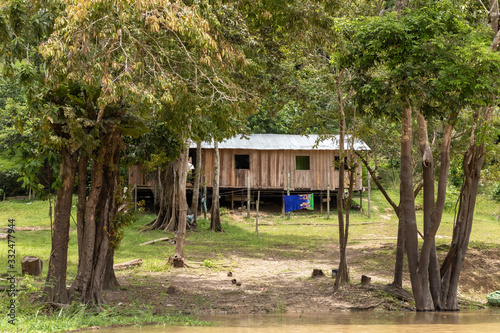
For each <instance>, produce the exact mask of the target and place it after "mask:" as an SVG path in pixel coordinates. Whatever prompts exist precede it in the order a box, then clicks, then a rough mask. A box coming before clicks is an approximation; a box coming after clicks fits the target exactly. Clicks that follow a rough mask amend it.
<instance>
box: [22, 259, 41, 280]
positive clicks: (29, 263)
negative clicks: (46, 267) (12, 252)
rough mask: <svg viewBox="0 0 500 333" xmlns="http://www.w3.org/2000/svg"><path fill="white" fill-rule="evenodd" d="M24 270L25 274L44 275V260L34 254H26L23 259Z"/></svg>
mask: <svg viewBox="0 0 500 333" xmlns="http://www.w3.org/2000/svg"><path fill="white" fill-rule="evenodd" d="M21 267H22V272H23V275H24V274H28V275H33V276H38V275H42V272H43V262H42V261H41V260H40V258H37V257H33V256H25V257H24V258H23V259H21Z"/></svg>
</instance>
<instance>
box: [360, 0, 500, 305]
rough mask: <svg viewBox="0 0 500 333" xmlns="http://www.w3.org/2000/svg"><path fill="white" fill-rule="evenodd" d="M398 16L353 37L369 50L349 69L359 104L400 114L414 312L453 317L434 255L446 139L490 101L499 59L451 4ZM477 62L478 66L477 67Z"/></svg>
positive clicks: (404, 217)
mask: <svg viewBox="0 0 500 333" xmlns="http://www.w3.org/2000/svg"><path fill="white" fill-rule="evenodd" d="M400 13H401V12H400ZM403 14H404V15H401V17H400V19H397V18H393V17H391V16H390V15H385V16H384V17H382V18H377V19H373V20H372V21H371V22H370V23H368V24H367V25H366V26H364V27H363V28H362V29H361V31H360V32H358V34H357V35H356V36H355V37H354V40H356V42H358V41H360V40H357V38H358V37H361V36H363V37H362V38H361V39H364V38H365V37H367V39H365V40H364V41H368V40H370V42H369V44H368V47H366V46H367V44H365V45H364V50H361V49H357V50H358V51H359V53H360V54H361V56H359V58H358V59H357V60H356V61H355V62H356V63H357V65H356V66H355V67H356V69H357V70H358V72H357V74H358V75H357V78H356V79H355V80H354V81H353V82H354V86H355V87H356V91H357V94H358V96H357V97H358V101H360V102H362V103H363V101H365V102H366V101H368V103H367V104H368V105H370V107H371V108H372V109H373V110H378V111H379V112H384V111H385V112H386V111H387V110H390V109H391V108H395V109H399V110H402V116H401V119H402V122H401V126H402V128H401V131H402V132H401V172H400V181H401V189H400V196H401V201H400V209H401V210H400V214H401V217H400V218H402V220H403V221H404V229H405V230H404V233H405V242H406V250H407V254H408V265H409V270H410V278H411V282H412V289H413V293H414V297H415V301H416V306H417V310H434V309H444V308H446V309H453V306H451V307H450V304H443V303H442V302H441V301H440V299H441V292H442V288H441V284H440V280H441V279H440V275H439V270H438V269H437V260H436V258H435V247H434V237H435V234H436V232H437V230H438V227H439V223H440V221H441V216H442V211H443V208H444V200H445V193H446V180H447V174H448V166H449V147H450V139H451V133H452V129H453V124H454V119H456V117H457V115H458V113H459V112H460V110H461V108H463V107H466V106H468V107H475V106H477V105H478V104H480V103H484V102H487V101H491V97H492V96H494V95H495V92H494V91H496V89H497V88H496V85H495V83H494V79H493V77H492V76H491V73H493V72H494V71H495V69H494V68H496V67H497V66H498V59H497V56H496V55H495V54H493V53H491V52H488V49H487V47H486V44H485V42H486V40H485V35H484V34H482V33H481V32H479V33H477V32H476V31H475V29H474V28H472V27H471V26H470V25H469V23H468V21H467V20H465V19H464V18H463V16H462V15H461V14H460V13H459V12H458V11H457V10H456V9H454V7H453V4H452V3H450V2H439V3H434V2H430V3H429V4H426V6H422V7H419V6H418V5H417V6H416V7H415V8H414V9H412V10H405V11H404V13H403ZM365 29H366V30H365ZM368 36H370V37H368ZM359 45H360V44H359ZM353 54H354V53H353ZM357 55H359V54H357ZM365 55H366V57H365ZM478 57H479V58H481V59H482V60H481V61H476V59H478ZM424 58H425V61H424ZM429 59H432V61H429ZM358 60H361V61H358ZM472 73H475V74H474V75H473V74H472ZM450 78H453V79H450ZM478 82H482V84H481V85H478V84H477V83H478ZM486 82H487V83H486ZM485 83H486V84H485ZM375 96H376V99H373V98H374V97H375ZM389 96H391V97H392V96H394V97H395V98H391V99H389V98H388V97H389ZM370 100H371V101H372V102H370ZM394 101H395V102H396V104H394ZM365 105H366V104H365ZM414 115H415V116H416V118H417V123H418V126H419V127H418V130H417V133H418V137H419V142H420V147H421V160H422V170H423V172H424V173H423V179H424V232H423V239H424V242H423V245H422V248H421V249H420V250H419V244H418V240H417V237H418V231H417V227H416V225H417V224H416V214H415V203H414V191H413V181H412V177H413V171H412V169H413V167H412V150H413V142H412V141H413V140H412V138H413V134H412V133H413V121H412V119H413V116H414ZM433 116H439V117H441V118H444V119H445V121H446V122H445V124H444V125H443V128H444V132H443V133H444V135H443V138H442V140H441V154H440V155H441V161H440V174H439V179H438V191H437V198H435V193H434V179H433V175H434V162H433V157H432V153H431V152H430V148H429V143H428V134H427V132H428V131H427V121H428V119H432V117H433Z"/></svg>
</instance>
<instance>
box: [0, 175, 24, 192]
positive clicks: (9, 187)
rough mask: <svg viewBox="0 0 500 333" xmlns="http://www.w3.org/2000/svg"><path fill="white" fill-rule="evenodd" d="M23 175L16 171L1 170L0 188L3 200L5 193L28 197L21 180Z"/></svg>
mask: <svg viewBox="0 0 500 333" xmlns="http://www.w3.org/2000/svg"><path fill="white" fill-rule="evenodd" d="M20 178H21V175H20V174H19V173H18V172H17V171H16V170H0V184H1V185H0V187H1V188H2V198H3V193H4V191H5V195H6V196H8V197H10V196H19V195H26V194H27V191H26V190H25V189H23V188H22V187H21V184H22V183H21V182H19V179H20Z"/></svg>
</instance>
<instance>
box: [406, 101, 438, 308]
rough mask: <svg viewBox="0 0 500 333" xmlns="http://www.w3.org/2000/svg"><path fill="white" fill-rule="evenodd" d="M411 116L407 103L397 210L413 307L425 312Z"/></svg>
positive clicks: (429, 302) (428, 305)
mask: <svg viewBox="0 0 500 333" xmlns="http://www.w3.org/2000/svg"><path fill="white" fill-rule="evenodd" d="M411 115H412V111H411V106H410V104H409V101H408V102H407V104H406V105H405V106H404V111H403V118H402V120H401V174H400V178H401V184H400V196H401V200H400V208H401V217H402V219H403V221H404V224H405V226H404V229H405V243H406V253H407V256H408V267H409V271H410V280H411V286H412V291H413V296H414V298H415V306H416V308H417V311H427V310H434V307H433V304H432V299H431V295H430V291H429V289H428V288H427V289H425V288H422V284H421V283H420V282H421V280H420V279H419V270H418V269H419V248H418V238H417V237H418V231H417V218H416V214H415V200H414V193H413V163H412V148H413V147H412V141H413V140H412V138H413V126H412V118H411Z"/></svg>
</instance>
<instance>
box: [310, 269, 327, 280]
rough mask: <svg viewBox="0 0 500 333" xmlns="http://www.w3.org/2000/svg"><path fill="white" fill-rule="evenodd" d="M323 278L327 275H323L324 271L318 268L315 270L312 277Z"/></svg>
mask: <svg viewBox="0 0 500 333" xmlns="http://www.w3.org/2000/svg"><path fill="white" fill-rule="evenodd" d="M323 276H325V273H323V271H322V270H321V269H316V268H315V269H313V272H312V275H311V277H313V278H317V277H323Z"/></svg>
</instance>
